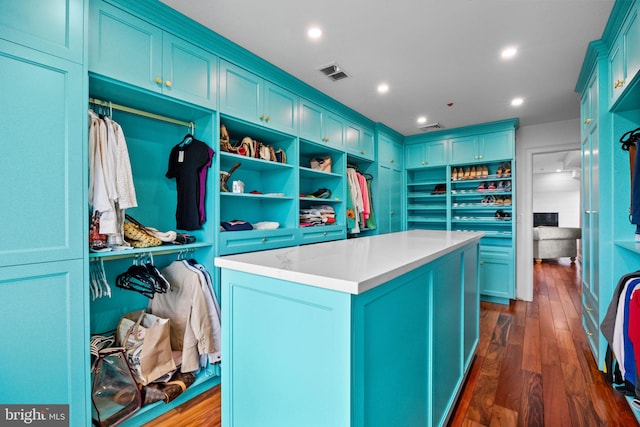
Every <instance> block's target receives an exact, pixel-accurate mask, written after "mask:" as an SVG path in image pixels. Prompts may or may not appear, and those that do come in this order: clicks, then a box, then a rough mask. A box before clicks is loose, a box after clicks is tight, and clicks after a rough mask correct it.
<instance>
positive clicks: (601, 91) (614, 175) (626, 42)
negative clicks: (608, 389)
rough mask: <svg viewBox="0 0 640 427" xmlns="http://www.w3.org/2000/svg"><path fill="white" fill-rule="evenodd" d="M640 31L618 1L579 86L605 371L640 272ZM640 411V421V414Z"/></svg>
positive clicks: (588, 274) (627, 5) (594, 330)
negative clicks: (610, 340)
mask: <svg viewBox="0 0 640 427" xmlns="http://www.w3.org/2000/svg"><path fill="white" fill-rule="evenodd" d="M639 25H640V22H639V21H638V2H637V1H617V2H615V4H614V7H613V9H612V11H611V15H610V17H609V21H608V22H607V26H606V28H605V30H604V32H603V35H602V38H601V39H600V40H596V41H593V42H591V43H590V44H589V47H588V49H587V53H586V55H585V59H584V62H583V66H582V69H581V72H580V76H579V78H578V82H577V84H576V92H578V93H579V94H580V96H581V103H580V108H581V141H582V203H583V206H582V207H583V212H582V326H583V328H584V331H585V334H586V336H587V342H588V344H589V347H590V349H591V351H592V353H593V356H594V358H595V360H596V363H597V365H598V367H599V368H600V369H604V367H605V365H604V362H605V355H606V350H607V341H606V339H605V338H604V336H603V335H602V334H601V332H600V325H601V324H602V321H603V319H604V317H605V315H606V313H607V309H608V307H609V304H610V303H611V301H612V299H613V298H614V297H615V296H614V293H615V288H616V285H617V283H618V281H619V279H620V277H622V276H623V275H624V274H627V273H630V272H633V271H637V270H638V269H639V268H640V250H638V244H637V241H636V240H635V237H636V234H635V231H636V226H635V225H634V224H631V223H630V221H629V207H630V204H631V200H630V193H631V185H630V181H631V180H630V170H629V153H628V152H627V151H623V150H622V149H621V144H620V143H619V142H618V141H619V140H620V138H621V137H622V136H623V135H624V134H625V133H627V132H630V131H633V130H635V129H637V128H638V127H640V102H639V101H638V100H639V99H640V86H639V82H640V77H638V69H639V68H640V38H639V37H640V33H639V31H640V27H639ZM627 399H628V400H629V401H631V398H630V397H628V398H627ZM632 408H633V405H632ZM634 412H635V414H636V418H637V419H638V420H640V411H637V409H634Z"/></svg>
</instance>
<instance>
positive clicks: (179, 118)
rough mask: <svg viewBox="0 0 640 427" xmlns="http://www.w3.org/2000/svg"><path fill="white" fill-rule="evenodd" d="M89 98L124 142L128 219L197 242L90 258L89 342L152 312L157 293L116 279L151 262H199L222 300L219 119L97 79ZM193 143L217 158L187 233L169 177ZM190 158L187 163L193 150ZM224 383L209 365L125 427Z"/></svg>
mask: <svg viewBox="0 0 640 427" xmlns="http://www.w3.org/2000/svg"><path fill="white" fill-rule="evenodd" d="M89 95H90V103H89V105H90V107H91V106H93V107H92V108H94V109H95V110H97V111H98V112H99V113H101V114H105V115H109V116H111V118H112V119H113V120H114V121H115V122H116V123H118V124H119V125H120V127H121V128H122V130H123V133H124V136H125V139H126V144H127V150H128V156H129V160H130V164H131V171H132V177H133V184H134V187H135V192H136V198H137V205H138V206H137V207H134V208H130V209H127V210H126V213H127V214H128V215H130V216H131V217H132V218H134V219H135V220H137V221H138V222H140V223H142V224H143V225H145V226H148V227H153V228H155V229H157V230H159V231H161V232H165V231H176V232H178V233H187V234H189V235H191V236H193V237H195V242H194V243H190V244H184V245H179V244H173V243H164V244H162V245H159V246H153V247H148V248H132V249H123V250H112V251H106V252H92V253H90V254H89V260H88V272H86V274H87V277H88V278H87V279H86V282H87V284H88V288H87V290H86V291H87V292H91V296H92V298H91V302H90V304H89V311H88V316H87V317H88V319H89V333H90V335H113V334H114V333H115V330H116V328H117V326H118V322H119V321H120V319H121V318H122V317H123V316H124V315H125V314H127V313H130V312H133V311H138V310H143V309H148V307H149V302H150V301H151V299H150V298H151V295H154V296H155V295H156V294H154V292H157V290H156V291H151V290H150V289H148V288H147V290H148V292H147V293H146V294H145V293H143V292H141V291H140V288H137V289H138V290H134V289H135V287H133V288H134V289H132V288H130V289H125V288H122V287H118V286H117V283H118V281H117V278H118V276H119V275H121V274H123V273H125V272H126V271H127V270H128V269H130V268H131V267H132V266H133V265H134V264H136V265H138V264H143V263H152V264H153V265H154V266H155V267H156V268H157V269H158V270H162V269H163V268H165V267H167V266H169V265H170V264H172V263H173V262H176V261H179V260H181V259H194V260H195V261H197V263H199V264H201V265H202V266H203V267H204V269H206V270H207V272H208V273H209V275H210V278H211V280H210V285H211V288H212V292H213V295H215V298H216V299H217V300H218V301H220V289H219V283H218V280H217V275H216V274H214V266H213V258H214V256H215V246H214V235H215V233H216V231H217V228H218V227H219V225H218V221H217V210H216V209H215V207H216V203H215V202H214V201H215V198H216V192H215V190H216V186H217V185H218V182H219V178H218V176H217V173H216V169H215V162H216V159H215V157H216V156H217V155H218V150H217V147H214V145H213V143H214V141H215V138H214V136H215V134H216V131H215V130H214V129H216V128H217V120H218V119H217V114H216V113H215V112H213V111H210V110H207V109H204V108H201V107H197V106H193V105H190V104H186V103H183V102H180V101H177V100H173V99H169V98H167V97H163V96H161V95H157V94H153V93H150V92H147V91H144V90H137V89H132V88H131V87H129V86H127V85H124V84H121V83H119V82H117V81H114V80H111V79H108V78H106V77H103V76H97V75H91V78H90V81H89ZM190 138H195V139H197V140H199V141H201V142H202V143H204V144H206V145H207V146H208V147H209V148H210V149H213V150H214V154H213V158H212V159H211V163H210V165H209V166H205V169H204V170H201V171H206V174H202V173H200V175H198V186H199V187H198V188H199V189H201V188H202V187H200V186H201V185H204V186H205V187H204V191H203V192H200V198H199V204H198V206H197V208H198V209H199V211H198V214H199V215H200V222H199V224H198V225H197V226H194V227H189V229H180V228H178V224H177V218H176V213H177V207H178V189H177V188H178V185H179V184H178V183H177V182H176V179H173V178H171V179H170V178H168V177H167V171H168V169H169V157H170V153H171V151H172V149H173V148H174V147H175V146H176V145H179V144H183V146H186V145H188V144H189V143H193V141H192V139H190ZM190 141H191V142H190ZM185 153H186V154H185V156H188V148H186V149H185ZM183 159H184V157H183ZM99 275H102V276H103V277H104V279H105V281H104V282H99V281H98V279H97V277H99ZM105 283H106V284H105ZM107 286H108V288H107ZM97 289H100V290H101V291H102V294H100V292H97ZM107 289H108V292H105V291H106V290H107ZM143 289H144V288H143ZM86 345H87V346H88V345H89V343H88V342H87V343H86ZM88 375H89V374H88V373H87V376H88ZM219 383H220V364H219V363H208V364H207V365H206V366H204V367H202V368H201V369H200V370H199V371H198V372H197V373H196V380H195V382H194V383H193V384H192V385H190V386H189V387H188V388H187V389H186V390H185V391H184V392H183V393H181V394H180V395H179V396H178V397H177V398H176V399H175V400H173V401H172V402H171V403H168V404H167V403H164V402H162V401H161V402H157V403H152V404H149V405H145V406H143V407H142V408H141V409H140V410H139V411H138V412H136V414H135V415H134V416H133V417H132V418H129V419H128V420H126V421H125V422H124V424H123V425H142V424H143V423H145V422H147V421H149V420H151V419H153V418H156V417H157V416H158V415H160V414H162V413H164V412H166V411H168V410H169V409H171V408H173V407H175V406H177V405H180V404H181V403H184V402H185V401H187V400H189V399H190V398H193V397H194V396H196V395H197V394H199V393H202V392H203V391H204V390H206V389H209V388H211V387H213V386H215V385H217V384H219Z"/></svg>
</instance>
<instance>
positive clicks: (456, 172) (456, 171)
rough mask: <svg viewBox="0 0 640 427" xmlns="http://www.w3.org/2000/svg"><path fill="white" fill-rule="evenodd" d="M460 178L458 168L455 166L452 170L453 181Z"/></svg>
mask: <svg viewBox="0 0 640 427" xmlns="http://www.w3.org/2000/svg"><path fill="white" fill-rule="evenodd" d="M457 180H458V169H456V168H453V170H452V171H451V181H457Z"/></svg>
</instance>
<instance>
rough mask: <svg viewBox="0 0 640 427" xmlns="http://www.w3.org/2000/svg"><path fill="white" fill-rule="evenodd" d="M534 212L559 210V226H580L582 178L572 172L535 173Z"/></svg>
mask: <svg viewBox="0 0 640 427" xmlns="http://www.w3.org/2000/svg"><path fill="white" fill-rule="evenodd" d="M532 199H533V212H558V226H560V227H580V180H579V179H574V178H573V174H572V173H571V172H557V173H537V174H534V175H533V197H532Z"/></svg>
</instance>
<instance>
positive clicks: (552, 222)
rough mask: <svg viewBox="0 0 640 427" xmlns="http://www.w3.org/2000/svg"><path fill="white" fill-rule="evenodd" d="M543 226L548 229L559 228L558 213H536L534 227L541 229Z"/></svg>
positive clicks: (534, 214)
mask: <svg viewBox="0 0 640 427" xmlns="http://www.w3.org/2000/svg"><path fill="white" fill-rule="evenodd" d="M541 225H544V226H548V227H557V226H558V212H534V213H533V226H534V227H539V226H541Z"/></svg>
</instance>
